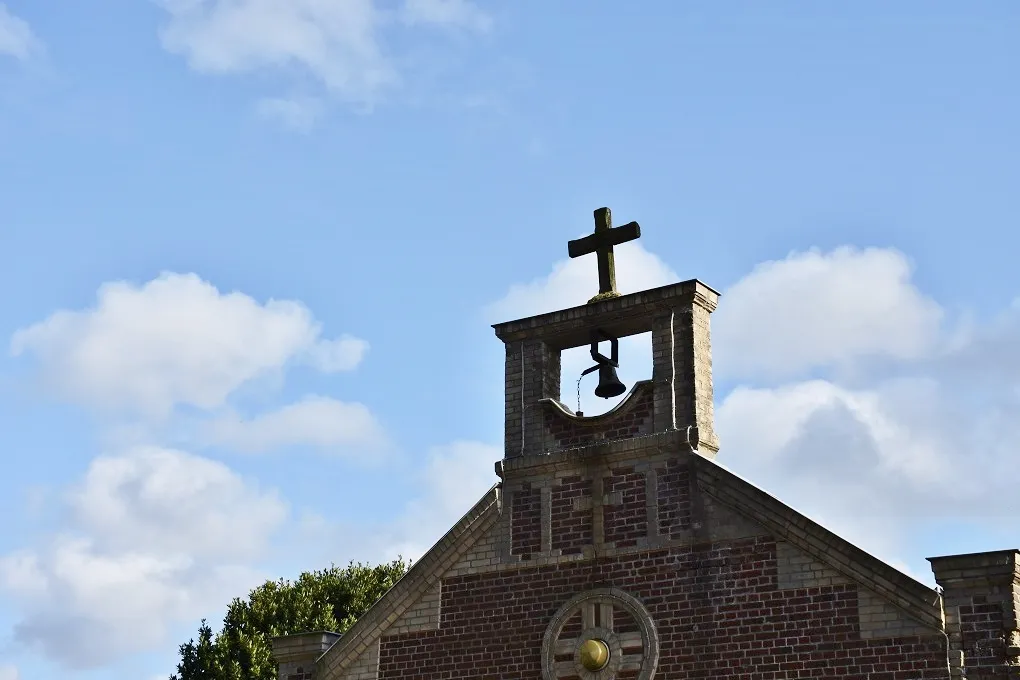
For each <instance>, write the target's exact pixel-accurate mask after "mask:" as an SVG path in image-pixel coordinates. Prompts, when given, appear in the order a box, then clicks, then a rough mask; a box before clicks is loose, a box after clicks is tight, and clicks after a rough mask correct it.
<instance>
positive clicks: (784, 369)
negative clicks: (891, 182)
mask: <svg viewBox="0 0 1020 680" xmlns="http://www.w3.org/2000/svg"><path fill="white" fill-rule="evenodd" d="M910 275H911V267H910V265H909V263H908V262H907V259H906V258H905V257H904V256H903V255H902V254H901V253H899V252H897V251H894V250H889V249H879V248H870V249H867V250H857V249H854V248H848V247H844V248H839V249H836V250H834V251H832V252H829V253H820V252H818V251H809V252H805V253H792V254H791V255H790V256H789V257H787V258H786V259H785V260H781V261H774V262H765V263H763V264H760V265H758V266H757V267H755V269H754V271H752V272H751V273H750V274H748V275H747V276H745V277H744V278H743V279H741V280H740V281H738V282H737V283H736V284H735V285H734V286H732V287H731V288H730V289H728V290H727V291H726V292H725V293H724V295H723V298H722V300H721V301H720V304H719V309H718V311H717V312H716V313H715V314H714V315H713V344H714V346H715V351H714V354H715V357H716V361H715V365H716V367H717V373H718V374H719V375H720V376H733V377H757V376H764V377H769V378H776V377H784V376H793V375H798V374H802V373H803V372H804V371H807V370H810V369H812V368H816V367H821V366H827V365H832V364H837V363H843V362H846V361H848V360H851V359H854V358H859V357H891V358H893V359H915V358H919V357H923V356H925V355H927V354H928V353H929V352H930V351H931V350H933V349H934V346H935V342H936V340H937V339H938V333H939V326H940V322H941V319H942V310H941V308H940V307H939V305H938V304H936V303H935V302H934V301H932V300H931V299H929V298H927V297H925V296H924V295H923V294H922V293H921V292H920V291H918V289H917V288H916V286H914V284H913V283H912V282H911V280H910Z"/></svg>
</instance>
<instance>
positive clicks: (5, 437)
mask: <svg viewBox="0 0 1020 680" xmlns="http://www.w3.org/2000/svg"><path fill="white" fill-rule="evenodd" d="M583 4H584V11H583V13H582V12H579V11H578V6H577V5H570V6H568V5H567V4H563V3H560V4H550V3H539V2H536V1H532V0H520V1H518V2H514V3H482V2H477V3H476V4H472V3H471V2H470V0H389V1H387V2H383V1H382V0H301V1H300V2H298V1H295V0H232V1H229V2H228V1H227V0H153V1H147V0H132V1H131V2H128V1H127V0H120V1H117V0H93V1H92V2H89V3H73V2H58V0H32V1H31V2H29V1H28V0H6V2H5V3H0V286H2V287H3V289H4V290H5V291H6V294H5V295H3V296H2V298H0V336H3V338H4V350H5V351H4V352H3V353H2V354H0V357H2V358H0V433H2V434H0V450H2V451H3V455H4V457H5V458H4V460H5V465H4V474H3V475H2V476H0V513H2V516H3V517H4V518H5V519H6V521H5V522H4V523H3V529H2V531H0V680H15V679H18V678H21V679H26V678H27V679H30V680H35V679H37V678H56V677H62V678H63V677H69V678H75V679H77V678H82V679H86V678H87V679H92V678H113V677H117V678H121V677H132V678H144V679H146V680H148V679H149V678H157V677H163V678H165V677H167V675H169V673H170V672H172V671H173V669H174V664H175V659H176V648H177V645H178V644H179V643H181V642H183V641H185V640H187V639H188V638H189V637H190V636H191V635H193V633H194V631H195V629H196V627H197V624H198V621H199V619H200V618H202V617H208V618H210V619H212V620H214V621H218V619H219V617H221V616H222V612H223V608H224V606H225V604H226V602H228V601H229V599H230V598H232V597H234V596H239V595H243V594H244V593H245V592H247V590H248V589H249V588H250V587H252V586H254V585H256V584H257V583H259V582H260V581H261V580H262V579H264V578H276V577H279V576H288V577H289V576H294V575H296V574H297V573H299V572H300V571H302V570H305V569H314V568H321V567H325V566H328V565H329V563H330V562H336V563H338V564H344V563H346V562H347V561H348V560H350V559H361V560H383V559H389V558H392V557H393V556H395V555H396V554H397V553H403V554H404V555H407V556H411V557H417V556H418V555H419V554H420V553H421V552H422V551H423V550H424V549H426V548H427V547H428V546H429V545H430V544H431V542H432V541H433V540H434V539H436V538H438V537H439V536H440V535H441V534H442V532H443V531H444V530H445V529H446V528H447V527H448V526H449V524H450V523H451V522H453V521H454V520H455V519H456V518H457V517H458V516H459V515H460V514H461V513H462V512H463V511H465V510H466V509H467V508H468V507H469V506H470V505H471V503H472V502H473V501H474V500H475V499H476V498H477V497H478V496H479V495H480V494H482V493H483V492H484V491H485V489H486V488H488V486H489V485H490V484H491V483H492V482H494V481H495V479H494V477H493V472H492V461H493V460H495V459H496V458H497V457H498V456H499V455H500V451H501V437H502V389H503V388H502V360H503V348H502V346H501V344H500V343H499V341H498V340H497V339H496V338H495V337H494V336H493V334H492V331H491V329H490V328H489V324H491V323H494V322H499V321H505V320H509V319H511V318H516V317H519V316H526V315H530V314H533V313H538V312H542V311H548V310H550V309H554V308H558V307H561V306H567V305H572V304H579V303H581V302H583V301H584V300H586V299H587V298H588V297H590V295H592V294H593V293H594V292H595V288H596V287H597V283H596V281H597V279H596V275H595V268H594V267H595V265H594V261H593V259H592V258H584V259H582V260H575V261H567V260H566V241H567V240H569V239H571V238H576V237H578V236H580V235H582V234H584V233H587V232H589V231H590V230H591V228H592V226H593V223H592V217H591V215H592V210H594V209H595V208H597V207H600V206H603V205H608V206H610V207H611V208H612V209H613V212H614V215H615V217H616V220H617V222H618V223H620V224H622V223H624V222H626V221H630V220H638V221H639V222H640V223H641V225H642V230H643V235H642V238H641V240H640V242H639V243H637V244H628V245H627V246H623V247H621V248H619V249H618V263H619V274H618V282H619V285H620V288H621V289H622V290H623V291H624V292H629V291H633V290H638V289H641V288H644V287H649V286H655V285H663V284H666V283H670V282H672V281H675V280H681V279H688V278H695V277H697V278H700V279H701V280H703V281H705V282H706V283H708V284H709V285H711V286H713V287H715V288H717V289H719V290H721V291H722V292H723V297H722V299H721V302H720V307H719V310H718V312H717V313H716V314H715V315H714V318H713V333H714V345H715V355H714V358H715V375H716V416H717V427H718V430H719V433H720V439H721V443H722V449H721V451H720V454H719V462H720V463H723V464H725V465H727V466H728V467H729V468H730V469H732V470H734V471H735V472H737V473H739V474H741V475H742V476H744V477H746V478H748V479H750V480H751V481H753V482H755V483H756V484H758V485H759V486H762V487H763V488H765V489H766V490H768V491H770V492H771V493H773V494H774V495H776V496H778V497H780V498H782V499H784V500H786V501H787V502H789V503H790V504H792V505H794V507H797V508H798V509H800V510H802V511H804V512H805V513H807V514H809V515H810V516H812V517H814V518H816V519H818V520H820V521H822V522H823V523H825V524H826V525H827V526H829V527H830V528H832V529H834V530H836V531H837V532H839V533H840V534H841V535H844V536H845V537H847V538H848V539H851V540H853V541H855V542H856V543H857V544H859V545H860V546H861V547H863V548H865V549H868V550H870V551H872V552H874V553H875V554H877V555H879V556H880V557H882V558H883V559H886V560H888V561H890V562H891V563H893V564H895V565H896V566H898V567H899V568H901V569H904V570H906V571H908V572H909V573H911V574H912V575H914V576H915V577H917V578H919V579H921V580H924V581H926V582H930V579H931V577H930V572H929V571H928V569H927V565H926V563H925V561H924V558H925V557H927V556H933V555H944V554H952V553H958V552H968V551H978V550H991V549H1000V548H1006V547H1020V535H1018V532H1017V529H1016V528H1015V525H1014V526H1012V527H1010V526H1009V522H1008V520H1009V518H1011V517H1015V516H1016V513H1017V512H1018V511H1020V507H1018V505H1020V502H1018V501H1017V500H1016V499H1015V493H1014V491H1013V490H1014V489H1015V488H1016V483H1017V482H1018V481H1020V479H1018V478H1020V472H1017V470H1016V466H1015V463H1014V462H1013V461H1014V460H1015V452H1016V451H1017V450H1018V449H1020V428H1018V426H1017V423H1018V422H1020V419H1018V416H1020V391H1018V387H1020V359H1018V357H1020V354H1018V353H1017V351H1016V349H1015V348H1016V346H1017V341H1018V340H1020V302H1018V301H1020V280H1018V278H1020V277H1018V276H1017V275H1016V274H1015V269H1016V268H1015V264H1014V263H1015V260H1016V254H1017V252H1018V251H1020V230H1018V229H1017V226H1018V225H1017V217H1016V216H1017V214H1018V212H1020V191H1017V189H1016V187H1017V186H1018V185H1020V160H1018V159H1020V123H1018V121H1020V91H1018V89H1017V87H1016V81H1017V69H1018V67H1020V48H1018V47H1017V46H1016V45H1017V37H1016V36H1017V35H1018V32H1020V7H1018V6H1017V5H1016V4H1015V3H1010V2H1006V1H1005V0H1004V1H1002V2H984V3H967V4H961V3H950V2H935V1H931V0H929V1H925V2H908V1H903V2H898V3H895V5H892V4H890V3H883V2H870V1H865V0H858V1H856V2H853V3H840V4H838V5H837V4H835V3H808V2H802V3H797V2H784V3H739V2H732V3H679V2H667V1H665V0H663V1H653V0H648V1H647V2H643V3H630V4H627V3H610V2H601V1H592V2H586V3H583ZM623 359H624V365H625V369H624V370H623V371H622V372H621V374H622V376H623V377H624V379H625V380H627V381H628V382H632V381H633V380H635V379H640V378H642V377H647V375H646V374H647V373H648V370H649V369H648V363H647V360H648V347H647V338H642V337H638V338H636V339H634V340H633V341H631V342H628V343H625V346H624V348H623ZM585 365H586V363H585V360H584V357H583V353H582V354H581V355H579V354H578V353H576V352H575V353H573V354H571V355H570V356H568V357H567V359H566V360H565V363H564V380H563V382H564V386H565V387H564V400H565V401H567V402H568V403H571V404H573V401H574V399H575V398H576V397H575V395H574V394H573V386H574V382H575V380H576V377H577V375H578V374H579V372H580V370H581V369H583V368H584V367H585ZM590 388H591V386H590V385H589V386H588V387H587V388H586V389H583V390H582V392H583V396H582V406H583V408H584V410H585V411H586V412H592V411H593V410H595V409H596V408H602V409H604V408H606V407H607V405H605V404H601V405H597V404H595V403H594V402H593V398H592V397H590V396H585V395H587V394H588V393H590Z"/></svg>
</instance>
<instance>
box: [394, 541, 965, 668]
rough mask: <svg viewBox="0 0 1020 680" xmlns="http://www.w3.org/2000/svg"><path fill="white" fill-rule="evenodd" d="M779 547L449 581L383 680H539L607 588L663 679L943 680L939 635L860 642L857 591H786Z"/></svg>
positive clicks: (740, 545)
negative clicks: (648, 642) (567, 632)
mask: <svg viewBox="0 0 1020 680" xmlns="http://www.w3.org/2000/svg"><path fill="white" fill-rule="evenodd" d="M776 553H777V548H776V545H775V542H774V541H770V540H766V539H760V538H758V539H745V540H742V541H732V542H728V543H724V544H702V545H698V546H686V547H685V546H678V547H673V548H669V549H665V550H657V551H648V552H644V553H638V554H630V555H619V556H617V557H615V558H608V559H605V560H600V561H599V562H598V563H597V567H593V565H592V564H591V563H590V562H579V563H576V564H566V563H564V564H559V565H555V566H544V567H535V568H525V567H519V568H514V569H506V570H501V571H497V572H490V573H487V574H474V575H466V576H458V577H453V578H448V579H445V580H444V583H443V602H442V614H441V627H440V629H439V630H438V631H424V632H417V633H405V634H401V635H395V636H390V637H387V638H384V639H383V640H382V643H381V648H380V659H379V678H380V679H381V680H396V679H398V678H416V679H418V680H430V679H433V678H435V679H438V678H464V679H468V678H478V679H483V678H484V679H491V680H519V679H520V678H525V677H527V678H538V677H541V675H540V673H541V671H540V652H541V641H542V636H543V634H544V631H545V627H546V625H547V624H548V621H549V620H550V618H551V616H552V615H553V614H554V613H555V612H556V610H557V609H558V608H559V607H560V606H561V605H562V604H563V603H564V602H565V601H567V600H569V599H570V597H572V596H573V595H575V594H576V593H578V592H581V591H583V590H585V589H588V588H591V587H595V586H599V585H606V584H611V585H612V586H613V587H617V588H620V589H622V590H624V591H626V592H628V593H630V594H632V595H634V596H636V597H638V598H639V599H640V600H641V601H642V602H643V603H644V605H645V607H646V608H647V609H648V610H649V612H650V613H651V615H652V617H653V618H654V620H655V621H656V626H657V629H658V631H659V636H660V638H661V640H662V644H661V655H660V660H659V672H658V673H657V676H661V677H663V678H680V677H683V678H720V677H725V678H737V679H747V680H750V679H751V678H755V679H756V680H757V679H758V678H767V679H773V680H775V679H778V678H817V677H821V676H826V677H838V678H843V679H845V680H866V679H870V680H918V679H926V678H928V679H931V678H945V677H946V666H945V649H944V639H943V638H942V636H941V635H932V636H925V637H921V636H909V637H898V638H886V639H872V640H866V639H862V638H861V635H860V628H859V624H858V591H857V588H856V587H855V586H854V585H851V584H843V585H832V586H815V587H805V588H798V589H794V590H782V589H780V588H779V587H778V566H777V562H776Z"/></svg>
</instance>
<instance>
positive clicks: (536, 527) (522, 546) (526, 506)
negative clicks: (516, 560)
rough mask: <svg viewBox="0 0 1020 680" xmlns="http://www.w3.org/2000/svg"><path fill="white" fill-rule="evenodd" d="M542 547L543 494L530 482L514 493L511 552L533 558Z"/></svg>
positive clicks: (511, 517) (511, 516) (511, 511)
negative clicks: (532, 486)
mask: <svg viewBox="0 0 1020 680" xmlns="http://www.w3.org/2000/svg"><path fill="white" fill-rule="evenodd" d="M541 549H542V495H541V492H540V491H539V490H538V489H532V488H531V485H530V484H525V485H524V488H523V489H521V490H518V491H515V492H514V493H513V494H512V504H511V506H510V554H512V555H520V556H521V558H522V559H525V560H528V559H531V555H532V554H533V553H537V552H539V551H540V550H541Z"/></svg>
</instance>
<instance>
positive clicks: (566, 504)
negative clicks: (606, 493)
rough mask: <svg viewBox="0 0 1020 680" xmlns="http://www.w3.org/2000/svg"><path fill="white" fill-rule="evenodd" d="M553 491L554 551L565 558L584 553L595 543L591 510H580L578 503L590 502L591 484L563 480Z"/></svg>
mask: <svg viewBox="0 0 1020 680" xmlns="http://www.w3.org/2000/svg"><path fill="white" fill-rule="evenodd" d="M559 482H560V483H559V484H558V485H556V486H554V487H553V488H552V508H551V511H552V512H551V520H552V522H551V524H552V531H551V536H552V549H553V550H559V551H561V554H563V555H575V554H579V553H581V551H582V550H583V549H584V546H586V545H591V543H592V513H591V508H590V507H586V508H582V509H579V508H578V507H577V503H578V502H579V501H583V500H586V501H589V502H590V501H591V480H590V479H582V478H581V477H579V476H575V477H563V478H562V479H560V480H559Z"/></svg>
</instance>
